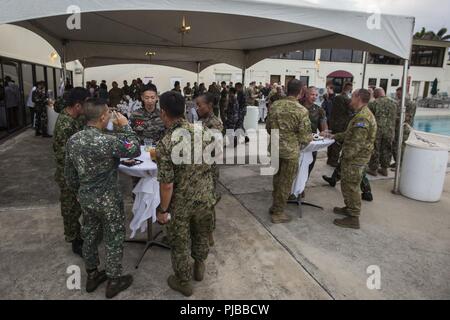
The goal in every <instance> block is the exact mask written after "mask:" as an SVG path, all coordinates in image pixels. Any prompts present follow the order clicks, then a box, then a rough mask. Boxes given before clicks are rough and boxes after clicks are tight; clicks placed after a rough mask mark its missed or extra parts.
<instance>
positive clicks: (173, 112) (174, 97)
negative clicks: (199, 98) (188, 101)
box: [159, 91, 185, 118]
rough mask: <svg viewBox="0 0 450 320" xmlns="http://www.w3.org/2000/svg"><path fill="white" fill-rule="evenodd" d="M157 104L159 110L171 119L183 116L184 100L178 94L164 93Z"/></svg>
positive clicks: (172, 92) (174, 92) (173, 92)
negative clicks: (159, 107)
mask: <svg viewBox="0 0 450 320" xmlns="http://www.w3.org/2000/svg"><path fill="white" fill-rule="evenodd" d="M159 104H160V106H161V109H162V110H164V111H165V112H166V113H167V114H168V115H169V117H171V118H180V117H183V116H184V110H185V100H184V97H183V96H182V95H181V94H180V93H179V92H176V91H167V92H164V93H163V94H162V96H161V97H160V99H159Z"/></svg>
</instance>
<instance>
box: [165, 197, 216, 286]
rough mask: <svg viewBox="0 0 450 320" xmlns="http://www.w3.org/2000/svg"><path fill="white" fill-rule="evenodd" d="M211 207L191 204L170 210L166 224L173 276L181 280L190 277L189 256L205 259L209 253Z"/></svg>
mask: <svg viewBox="0 0 450 320" xmlns="http://www.w3.org/2000/svg"><path fill="white" fill-rule="evenodd" d="M212 211H213V208H208V207H205V206H203V205H201V204H200V205H193V206H188V207H184V208H180V210H172V212H171V213H172V219H171V220H170V222H169V223H168V224H167V235H168V238H169V242H170V246H171V248H172V250H171V259H172V268H173V270H174V272H175V276H176V277H177V278H178V279H179V280H180V281H181V282H188V281H190V280H191V279H192V266H191V261H190V258H189V239H190V240H191V242H190V244H191V250H190V256H191V257H192V258H193V259H194V260H197V261H202V262H203V261H205V260H206V258H207V257H208V253H209V244H208V235H209V233H210V232H211V225H212V219H213V212H212Z"/></svg>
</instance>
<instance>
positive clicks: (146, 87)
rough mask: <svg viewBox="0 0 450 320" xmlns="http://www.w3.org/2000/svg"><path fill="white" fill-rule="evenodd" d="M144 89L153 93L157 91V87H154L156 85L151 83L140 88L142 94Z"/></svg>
mask: <svg viewBox="0 0 450 320" xmlns="http://www.w3.org/2000/svg"><path fill="white" fill-rule="evenodd" d="M145 91H153V92H155V93H158V89H157V88H156V86H155V85H154V84H152V83H149V84H146V85H145V86H144V87H143V88H142V92H141V94H144V92H145Z"/></svg>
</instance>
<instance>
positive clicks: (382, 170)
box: [378, 168, 388, 177]
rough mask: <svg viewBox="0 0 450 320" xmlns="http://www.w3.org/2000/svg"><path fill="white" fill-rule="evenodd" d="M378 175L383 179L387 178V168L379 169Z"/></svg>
mask: <svg viewBox="0 0 450 320" xmlns="http://www.w3.org/2000/svg"><path fill="white" fill-rule="evenodd" d="M378 173H379V174H381V175H382V176H384V177H387V176H388V171H387V168H380V169H378Z"/></svg>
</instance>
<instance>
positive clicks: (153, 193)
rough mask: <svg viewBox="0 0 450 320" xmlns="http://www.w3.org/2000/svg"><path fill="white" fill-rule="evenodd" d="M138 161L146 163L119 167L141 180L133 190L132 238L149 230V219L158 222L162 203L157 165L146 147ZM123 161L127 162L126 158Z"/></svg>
mask: <svg viewBox="0 0 450 320" xmlns="http://www.w3.org/2000/svg"><path fill="white" fill-rule="evenodd" d="M137 159H139V160H142V161H144V162H143V163H142V164H140V165H137V166H134V167H127V166H124V165H120V166H119V171H120V172H122V173H125V174H127V175H129V176H133V177H139V178H141V180H140V181H139V183H138V184H137V185H136V187H135V188H134V189H133V193H134V194H135V195H136V198H135V200H134V205H133V215H134V216H133V219H132V220H131V223H130V229H131V238H134V236H135V235H136V232H137V231H138V230H140V231H141V232H145V231H146V230H147V220H148V219H150V218H152V222H153V223H155V222H156V208H157V207H158V206H159V201H160V198H159V183H158V181H157V179H156V178H157V174H158V169H157V167H156V163H155V162H153V161H152V160H151V158H150V154H149V153H148V152H146V151H144V147H141V156H140V157H138V158H137ZM121 160H126V158H125V159H121Z"/></svg>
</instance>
